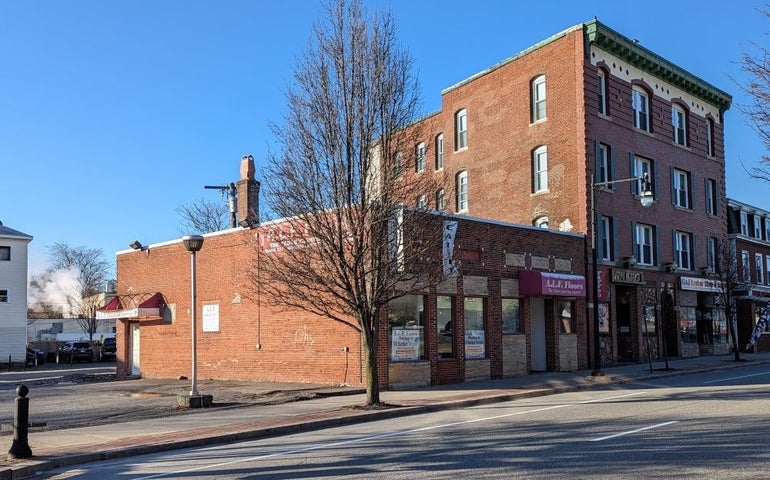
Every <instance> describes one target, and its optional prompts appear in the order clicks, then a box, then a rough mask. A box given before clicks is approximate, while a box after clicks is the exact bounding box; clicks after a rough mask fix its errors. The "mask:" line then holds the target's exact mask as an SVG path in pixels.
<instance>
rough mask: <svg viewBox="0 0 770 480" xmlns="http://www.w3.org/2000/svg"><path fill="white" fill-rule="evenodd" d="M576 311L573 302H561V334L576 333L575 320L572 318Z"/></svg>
mask: <svg viewBox="0 0 770 480" xmlns="http://www.w3.org/2000/svg"><path fill="white" fill-rule="evenodd" d="M574 311H575V308H574V306H573V305H572V302H559V317H560V318H561V322H560V323H559V330H560V331H561V333H572V332H574V331H575V319H574V318H573V316H572V312H574Z"/></svg>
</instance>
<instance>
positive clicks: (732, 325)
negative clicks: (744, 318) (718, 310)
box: [730, 320, 741, 362]
mask: <svg viewBox="0 0 770 480" xmlns="http://www.w3.org/2000/svg"><path fill="white" fill-rule="evenodd" d="M730 334H731V335H732V337H733V354H735V361H736V362H740V361H741V350H740V346H739V345H740V344H739V343H738V326H737V325H736V321H735V320H730Z"/></svg>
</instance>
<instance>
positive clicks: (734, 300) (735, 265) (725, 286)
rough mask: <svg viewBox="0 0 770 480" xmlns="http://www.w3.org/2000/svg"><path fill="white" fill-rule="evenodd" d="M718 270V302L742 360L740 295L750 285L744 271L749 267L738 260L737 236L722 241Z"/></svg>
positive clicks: (737, 358)
mask: <svg viewBox="0 0 770 480" xmlns="http://www.w3.org/2000/svg"><path fill="white" fill-rule="evenodd" d="M718 255H719V256H718V265H717V269H716V270H717V271H716V272H714V276H715V277H716V278H718V279H719V281H720V287H719V288H720V291H719V292H718V293H717V294H716V296H717V302H716V303H718V304H719V305H720V306H722V307H723V308H724V310H725V319H726V320H727V331H728V332H729V335H730V336H731V337H732V344H733V354H734V355H735V361H740V360H741V353H740V348H741V347H740V341H739V338H738V296H739V295H740V294H741V292H743V293H745V292H746V291H747V290H748V288H749V287H750V286H751V285H750V280H747V279H746V277H745V276H744V273H745V272H747V269H748V268H749V266H748V265H743V264H742V261H739V260H738V252H737V249H736V246H735V238H734V237H727V239H726V240H725V241H722V242H721V246H720V249H719V252H718Z"/></svg>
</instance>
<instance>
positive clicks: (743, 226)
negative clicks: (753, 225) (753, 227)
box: [741, 211, 749, 236]
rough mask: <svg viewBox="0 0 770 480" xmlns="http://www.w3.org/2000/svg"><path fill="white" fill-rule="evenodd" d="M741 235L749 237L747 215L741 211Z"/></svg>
mask: <svg viewBox="0 0 770 480" xmlns="http://www.w3.org/2000/svg"><path fill="white" fill-rule="evenodd" d="M741 235H746V236H748V235H749V214H748V212H744V211H741Z"/></svg>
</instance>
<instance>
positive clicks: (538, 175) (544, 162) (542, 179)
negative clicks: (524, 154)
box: [532, 146, 548, 193]
mask: <svg viewBox="0 0 770 480" xmlns="http://www.w3.org/2000/svg"><path fill="white" fill-rule="evenodd" d="M547 189H548V149H547V147H545V146H542V147H539V148H536V149H535V150H533V151H532V192H533V193H537V192H542V191H543V190H547Z"/></svg>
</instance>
